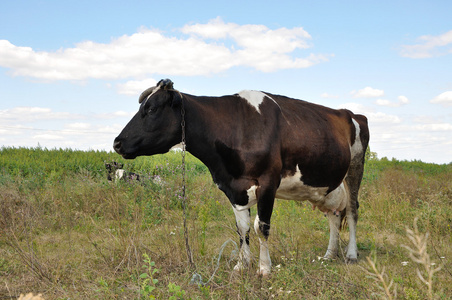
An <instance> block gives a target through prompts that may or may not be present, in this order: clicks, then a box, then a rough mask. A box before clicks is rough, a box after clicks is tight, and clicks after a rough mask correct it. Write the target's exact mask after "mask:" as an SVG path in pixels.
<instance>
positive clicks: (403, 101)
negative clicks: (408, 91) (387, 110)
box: [375, 96, 410, 107]
mask: <svg viewBox="0 0 452 300" xmlns="http://www.w3.org/2000/svg"><path fill="white" fill-rule="evenodd" d="M397 99H398V100H399V101H398V102H391V101H389V100H386V99H377V100H376V101H375V103H376V104H377V105H380V106H389V107H400V106H402V105H406V104H408V103H410V101H409V100H408V98H407V97H405V96H399V97H397Z"/></svg>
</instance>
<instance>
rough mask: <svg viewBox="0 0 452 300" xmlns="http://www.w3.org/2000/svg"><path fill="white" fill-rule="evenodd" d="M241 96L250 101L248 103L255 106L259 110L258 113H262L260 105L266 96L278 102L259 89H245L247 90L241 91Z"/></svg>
mask: <svg viewBox="0 0 452 300" xmlns="http://www.w3.org/2000/svg"><path fill="white" fill-rule="evenodd" d="M239 96H240V97H241V98H243V99H245V100H246V101H248V103H249V104H250V105H251V106H253V107H254V108H255V109H256V110H257V112H258V113H261V112H260V110H259V106H260V105H261V104H262V102H264V99H265V97H267V98H269V99H270V100H272V101H273V102H275V103H276V101H275V100H273V99H272V98H271V97H270V96H268V95H267V94H265V93H263V92H259V91H249V90H245V91H241V92H240V93H239ZM276 104H277V103H276Z"/></svg>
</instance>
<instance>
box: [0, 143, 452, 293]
mask: <svg viewBox="0 0 452 300" xmlns="http://www.w3.org/2000/svg"><path fill="white" fill-rule="evenodd" d="M113 160H114V161H119V162H123V163H125V169H127V170H128V171H133V172H135V173H139V174H140V175H141V178H142V180H141V182H134V181H132V182H125V181H124V182H123V181H121V182H118V183H111V182H109V181H107V176H106V170H105V168H104V163H105V162H111V161H113ZM180 161H181V154H180V153H168V154H166V155H159V156H153V157H140V158H138V159H136V160H132V161H125V160H123V159H122V158H120V157H119V156H118V155H117V154H114V153H107V152H96V151H88V152H82V151H72V150H61V149H60V150H47V149H41V148H34V149H26V148H2V149H0V299H17V298H18V297H19V295H20V294H21V293H28V292H33V293H35V294H37V293H41V294H42V295H43V297H44V298H45V299H154V298H155V299H274V298H275V299H381V298H388V299H396V298H397V299H450V298H451V297H452V264H451V261H452V247H451V245H452V228H451V225H452V164H449V165H434V164H426V163H422V162H420V161H414V162H406V161H403V162H400V161H396V160H387V159H375V158H373V159H370V160H368V162H367V164H366V170H365V175H364V179H363V183H362V187H361V191H360V209H359V221H358V235H357V237H358V248H359V251H360V256H359V263H358V264H357V265H346V264H344V259H343V257H341V258H338V259H337V260H334V261H323V260H319V259H318V257H320V256H323V254H324V253H325V251H326V248H327V245H328V222H327V219H326V218H325V217H324V216H323V214H322V213H320V212H319V211H317V210H316V211H312V209H311V206H310V205H309V203H297V202H294V201H285V200H279V201H277V202H276V205H275V209H274V212H273V216H272V229H271V234H270V240H269V241H270V255H271V258H272V262H273V268H272V274H271V275H270V276H269V277H266V278H262V277H259V276H257V275H256V270H257V266H256V261H257V254H258V239H257V237H256V236H255V234H254V231H253V230H252V231H251V237H250V239H251V249H252V253H253V255H254V260H253V265H252V266H251V267H250V269H249V270H247V271H245V272H243V273H242V274H236V273H234V272H233V270H232V269H233V266H234V265H235V263H236V261H237V251H236V243H238V236H237V234H236V232H235V231H236V228H235V219H234V214H233V212H232V209H231V205H230V204H229V201H228V199H227V198H226V197H225V196H224V195H223V194H222V193H221V192H220V191H219V190H218V189H217V188H216V186H215V185H214V184H213V182H212V179H211V177H210V174H209V173H208V170H207V168H206V167H205V166H204V165H203V164H202V163H200V162H199V161H198V160H197V159H196V158H194V157H193V156H191V155H187V203H188V209H187V213H188V215H187V225H188V235H189V242H190V246H191V249H192V252H193V258H194V262H195V264H196V273H197V274H199V275H200V276H201V280H202V283H201V284H191V283H190V281H191V279H192V276H193V273H194V271H193V269H192V268H191V267H190V265H189V263H188V260H187V252H186V247H185V239H184V227H183V212H182V209H181V207H182V206H181V195H182V190H181V185H182V176H181V172H182V167H181V163H180ZM156 176H158V177H159V180H156ZM251 213H252V216H253V218H254V216H255V208H254V210H253V209H252V211H251ZM415 220H416V221H415ZM407 229H408V231H407ZM341 240H342V241H341V246H342V247H344V246H345V245H346V242H347V240H348V232H347V231H345V232H342V233H341ZM220 254H221V256H220ZM421 277H422V279H421Z"/></svg>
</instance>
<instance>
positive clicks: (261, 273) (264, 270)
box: [257, 267, 271, 277]
mask: <svg viewBox="0 0 452 300" xmlns="http://www.w3.org/2000/svg"><path fill="white" fill-rule="evenodd" d="M270 273H271V271H270V269H269V268H262V267H261V268H259V270H257V275H259V276H263V277H267V276H268V275H270Z"/></svg>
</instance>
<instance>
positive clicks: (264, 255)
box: [254, 216, 272, 276]
mask: <svg viewBox="0 0 452 300" xmlns="http://www.w3.org/2000/svg"><path fill="white" fill-rule="evenodd" d="M259 223H260V220H259V216H256V219H255V220H254V231H256V234H257V235H258V236H259V245H260V251H259V270H258V271H257V273H258V274H259V275H262V276H267V275H269V274H270V272H271V267H272V261H271V259H270V253H269V251H268V242H267V240H265V238H263V237H262V233H261V232H260V230H259Z"/></svg>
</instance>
